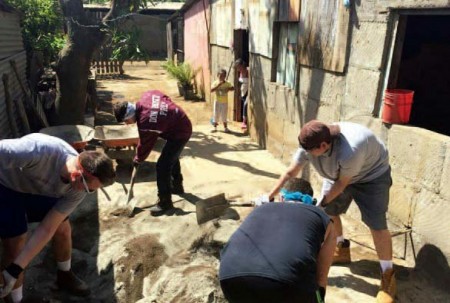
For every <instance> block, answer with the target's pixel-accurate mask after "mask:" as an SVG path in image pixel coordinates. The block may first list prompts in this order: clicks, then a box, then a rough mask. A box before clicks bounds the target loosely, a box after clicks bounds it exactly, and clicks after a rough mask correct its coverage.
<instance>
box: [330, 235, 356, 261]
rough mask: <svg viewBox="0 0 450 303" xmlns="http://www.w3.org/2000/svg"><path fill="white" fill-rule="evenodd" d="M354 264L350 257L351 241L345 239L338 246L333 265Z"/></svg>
mask: <svg viewBox="0 0 450 303" xmlns="http://www.w3.org/2000/svg"><path fill="white" fill-rule="evenodd" d="M350 262H352V259H351V257H350V241H349V240H347V239H344V241H342V242H339V243H338V244H337V245H336V248H335V250H334V256H333V264H348V263H350Z"/></svg>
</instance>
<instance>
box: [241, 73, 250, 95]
mask: <svg viewBox="0 0 450 303" xmlns="http://www.w3.org/2000/svg"><path fill="white" fill-rule="evenodd" d="M239 83H241V96H242V97H244V96H245V95H246V94H247V92H248V78H243V77H242V76H239Z"/></svg>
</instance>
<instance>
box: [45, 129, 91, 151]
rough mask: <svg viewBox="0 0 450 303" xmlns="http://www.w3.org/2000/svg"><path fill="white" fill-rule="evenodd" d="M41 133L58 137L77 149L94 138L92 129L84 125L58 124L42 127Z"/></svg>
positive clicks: (83, 147) (82, 147)
mask: <svg viewBox="0 0 450 303" xmlns="http://www.w3.org/2000/svg"><path fill="white" fill-rule="evenodd" d="M39 132H40V133H42V134H47V135H50V136H53V137H57V138H60V139H62V140H64V141H66V142H67V143H69V144H70V145H72V147H73V148H75V149H76V150H77V151H82V150H83V149H85V147H86V145H87V144H88V142H89V141H91V140H92V139H94V129H93V128H92V127H89V126H86V125H58V126H50V127H45V128H42V129H41V130H40V131H39Z"/></svg>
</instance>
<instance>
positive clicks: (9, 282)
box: [0, 269, 17, 298]
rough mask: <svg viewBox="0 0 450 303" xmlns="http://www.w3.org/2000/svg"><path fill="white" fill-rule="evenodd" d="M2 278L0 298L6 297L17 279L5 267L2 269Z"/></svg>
mask: <svg viewBox="0 0 450 303" xmlns="http://www.w3.org/2000/svg"><path fill="white" fill-rule="evenodd" d="M2 278H3V280H4V282H3V285H0V298H4V297H6V296H7V295H8V294H9V293H10V292H11V290H12V289H13V287H14V284H16V281H17V279H16V278H14V277H13V276H11V274H10V273H9V272H8V271H7V270H6V269H5V270H4V271H2Z"/></svg>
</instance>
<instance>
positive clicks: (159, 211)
mask: <svg viewBox="0 0 450 303" xmlns="http://www.w3.org/2000/svg"><path fill="white" fill-rule="evenodd" d="M172 208H173V203H172V197H171V195H170V194H169V195H160V196H159V199H158V203H157V204H156V205H155V206H153V207H152V208H150V214H151V215H152V216H154V217H157V216H161V215H163V214H164V213H165V212H166V211H168V210H169V209H172Z"/></svg>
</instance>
